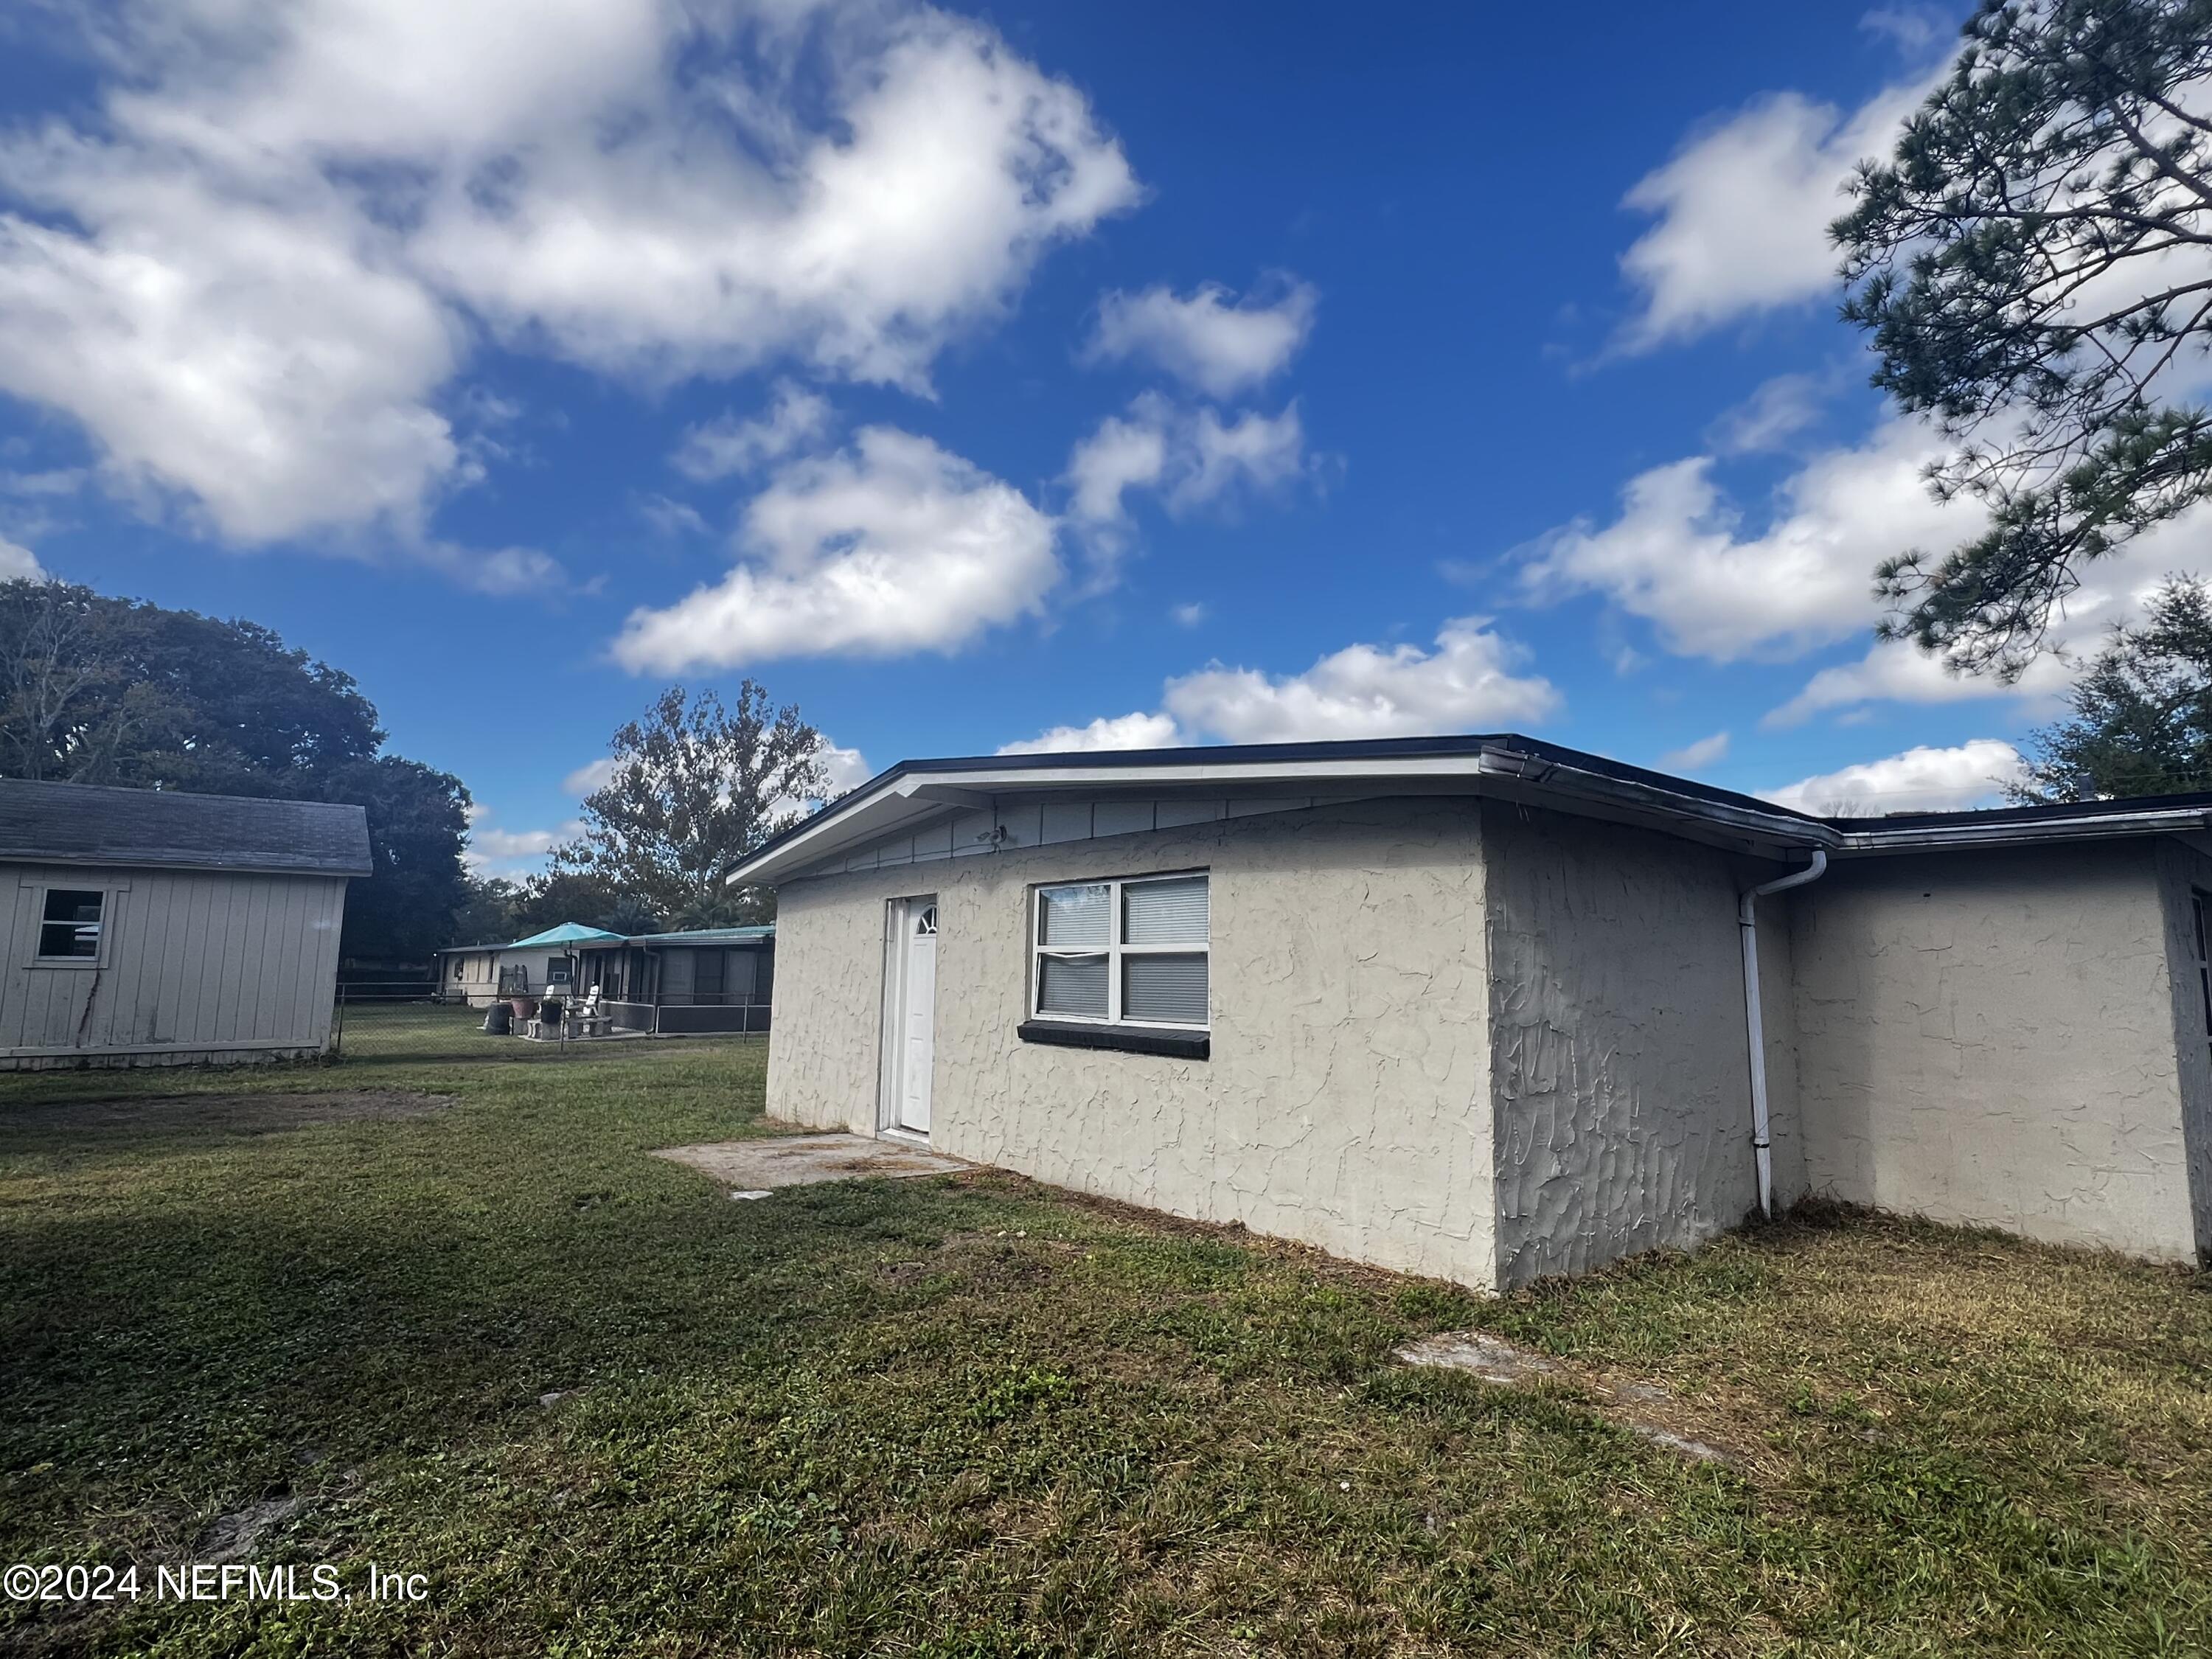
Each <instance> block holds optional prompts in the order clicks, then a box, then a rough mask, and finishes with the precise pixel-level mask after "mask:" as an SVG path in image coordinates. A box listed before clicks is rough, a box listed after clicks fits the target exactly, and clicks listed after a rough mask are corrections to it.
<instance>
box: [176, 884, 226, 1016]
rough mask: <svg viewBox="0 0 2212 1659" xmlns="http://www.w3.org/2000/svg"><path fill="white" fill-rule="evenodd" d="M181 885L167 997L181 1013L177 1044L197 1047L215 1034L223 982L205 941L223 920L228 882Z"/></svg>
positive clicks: (179, 886) (177, 900) (178, 894)
mask: <svg viewBox="0 0 2212 1659" xmlns="http://www.w3.org/2000/svg"><path fill="white" fill-rule="evenodd" d="M177 882H178V889H179V890H178V893H177V897H176V903H175V906H174V909H173V914H174V915H175V917H176V921H175V924H174V926H173V929H172V939H171V945H170V951H169V962H170V972H171V974H172V975H173V978H172V979H171V980H170V981H169V989H168V995H169V1000H170V1002H171V1004H172V1006H174V1007H175V1009H176V1011H177V1020H176V1024H177V1041H178V1042H182V1043H191V1044H193V1045H197V1044H200V1043H204V1042H208V1041H210V1039H211V1038H213V1037H214V1036H215V1034H216V1027H215V1011H216V1001H217V1000H218V999H219V998H220V996H221V994H222V983H221V980H220V978H219V975H218V969H217V964H216V963H215V962H213V961H212V960H210V957H209V956H208V952H207V941H208V938H209V936H210V934H212V933H214V932H215V930H216V926H217V922H218V920H219V918H220V916H221V915H222V901H223V891H222V890H223V884H224V881H223V878H222V877H221V876H208V875H197V874H195V875H191V876H185V877H181V878H177Z"/></svg>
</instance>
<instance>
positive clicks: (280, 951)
mask: <svg viewBox="0 0 2212 1659" xmlns="http://www.w3.org/2000/svg"><path fill="white" fill-rule="evenodd" d="M253 889H254V896H255V900H256V902H258V904H259V905H260V906H261V915H262V933H261V953H260V955H259V957H258V958H257V959H256V960H255V963H254V970H255V972H256V973H257V974H258V975H259V976H260V977H259V985H258V990H257V991H256V993H255V995H254V999H253V1035H254V1037H255V1038H256V1039H257V1040H258V1041H260V1042H268V1041H269V1040H270V1039H271V1038H274V1037H276V1036H279V1035H281V1034H280V1033H279V1032H278V1031H277V1030H276V981H277V978H278V976H279V975H281V974H282V973H283V955H284V892H283V888H282V887H281V886H280V885H279V884H277V881H276V878H275V877H273V876H260V877H257V878H255V879H254V883H253Z"/></svg>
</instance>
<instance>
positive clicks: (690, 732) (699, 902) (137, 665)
mask: <svg viewBox="0 0 2212 1659" xmlns="http://www.w3.org/2000/svg"><path fill="white" fill-rule="evenodd" d="M386 742H387V734H386V732H385V730H384V728H383V726H382V725H381V724H380V721H379V720H378V716H377V712H376V708H375V705H374V703H372V702H370V701H369V699H368V696H366V695H365V694H364V693H363V692H362V690H361V687H360V686H359V685H358V684H356V681H355V680H354V678H353V677H352V676H351V675H349V674H348V673H346V672H345V671H343V670H341V669H337V668H334V667H332V666H331V665H329V664H328V663H325V662H320V661H317V660H314V659H311V658H310V657H309V655H308V654H307V652H305V651H302V650H300V649H297V648H295V647H289V646H287V645H286V644H285V643H284V641H283V640H282V639H281V638H279V637H278V635H276V633H274V632H273V631H271V630H270V629H267V628H264V627H263V626H261V625H260V624H259V623H252V622H246V621H243V620H236V619H232V620H225V619H222V618H217V617H205V616H202V615H200V614H199V613H198V612H197V611H173V610H168V609H167V608H165V607H163V606H161V605H152V604H149V603H148V602H147V601H145V600H143V599H121V598H117V597H114V596H112V595H107V594H103V593H99V592H94V590H92V589H91V588H89V587H85V586H80V585H78V584H76V583H71V582H64V581H48V580H27V579H20V578H19V579H16V580H9V581H6V582H0V776H5V777H9V778H24V779H32V780H44V781H56V782H69V783H94V784H109V785H118V786H123V787H133V788H143V789H177V790H191V791H195V792H198V793H209V794H223V795H249V796H259V797H271V798H277V799H290V800H319V801H337V802H344V803H349V804H351V805H357V806H360V807H362V809H363V810H364V811H365V812H366V814H367V816H368V835H369V848H370V855H371V863H372V869H373V872H374V873H373V875H372V877H371V878H370V879H369V880H368V881H365V882H360V883H356V884H355V885H354V887H353V890H351V892H350V893H349V895H348V896H347V900H346V914H345V933H344V936H343V940H342V943H341V945H340V949H341V951H342V953H343V955H344V956H345V957H347V958H348V959H349V961H353V962H356V963H392V964H398V963H420V962H422V961H424V960H426V959H428V957H429V956H430V955H431V954H432V953H433V952H434V951H437V950H439V949H440V948H441V947H443V946H445V945H453V944H460V943H476V942H479V941H481V942H486V943H492V942H501V941H504V940H507V939H514V938H518V937H520V936H522V935H524V934H526V933H533V932H536V931H538V930H539V929H541V928H544V927H550V926H552V925H554V924H555V923H556V922H562V921H580V922H585V923H586V924H588V925H591V926H595V927H609V928H611V929H613V930H614V931H616V932H619V933H653V932H657V931H660V930H662V929H664V928H665V927H721V926H729V925H733V924H739V923H744V922H748V921H764V920H766V919H767V918H768V917H769V915H771V914H772V906H773V899H772V896H770V895H769V894H766V893H764V892H758V891H743V892H733V891H732V890H730V889H729V888H728V887H727V885H726V881H725V879H724V878H726V875H727V874H728V872H729V871H730V870H731V869H732V867H734V866H735V865H736V864H737V862H738V860H740V859H741V858H743V857H744V855H745V854H747V853H749V852H750V851H751V850H752V849H753V848H756V847H757V846H758V845H759V844H760V843H761V842H763V841H765V840H767V839H768V837H769V836H772V835H774V834H775V833H777V832H778V831H779V830H781V829H784V828H785V827H787V825H789V824H791V823H794V822H796V821H797V820H798V819H799V817H801V816H803V815H804V814H805V812H807V811H811V810H812V809H813V808H815V807H817V806H818V805H820V804H821V802H822V801H823V799H824V797H825V796H826V794H827V793H828V789H829V784H828V778H827V775H826V773H825V771H824V769H823V755H824V754H825V752H826V750H825V745H824V744H823V739H822V736H821V734H820V733H819V732H817V731H816V730H815V729H814V728H813V727H811V726H808V725H807V724H806V723H805V721H804V720H802V719H801V718H800V717H799V710H798V709H797V708H795V707H792V706H788V705H786V706H783V707H781V708H779V707H777V706H775V704H774V703H773V702H771V701H770V699H769V696H768V693H767V692H766V690H763V688H762V687H761V686H759V685H758V684H755V683H754V682H753V681H751V680H747V681H745V682H744V684H742V685H741V686H740V687H739V688H738V690H737V691H736V693H735V694H734V696H732V699H731V701H730V702H729V703H728V704H727V705H725V703H724V702H723V701H722V699H721V697H720V696H719V695H717V694H716V693H714V692H713V691H711V690H710V691H706V692H702V693H701V694H700V695H698V696H687V695H686V693H685V692H684V689H683V688H682V687H680V686H677V687H671V688H669V689H668V690H665V691H664V692H662V693H661V695H660V696H659V697H658V698H656V699H655V700H654V702H653V705H652V707H651V708H649V709H648V710H647V712H646V714H644V715H643V716H642V717H641V718H640V719H638V720H633V721H631V722H629V723H628V724H626V725H624V726H623V727H622V728H621V729H620V730H618V731H617V732H615V734H614V736H613V739H612V744H611V750H612V766H611V775H610V776H609V779H608V781H606V782H605V784H603V785H602V786H600V787H599V788H597V789H595V790H594V791H592V793H591V794H590V795H589V796H588V797H586V799H585V801H584V803H583V808H582V818H583V823H584V829H583V833H582V834H581V835H580V836H578V837H577V838H576V840H575V841H574V842H571V843H570V844H568V845H567V846H564V847H561V848H556V849H555V851H554V853H553V854H552V856H551V857H550V860H549V861H548V866H547V868H546V869H545V870H544V872H542V873H540V874H538V875H535V876H532V877H529V878H525V879H523V880H520V881H508V880H504V879H501V878H479V877H477V876H475V875H473V874H471V872H470V870H469V867H468V864H467V860H466V852H467V845H468V828H469V815H470V809H471V806H472V805H473V804H474V803H473V800H472V799H471V795H470V793H469V790H468V787H467V786H466V785H465V783H463V782H462V781H461V780H460V779H459V778H458V777H455V776H454V775H453V774H452V773H450V772H444V771H441V770H439V769H436V768H435V767H432V766H428V765H425V764H423V763H422V762H420V761H414V760H409V759H406V758H404V757H400V756H398V755H394V754H392V753H391V752H389V751H388V750H387V749H386Z"/></svg>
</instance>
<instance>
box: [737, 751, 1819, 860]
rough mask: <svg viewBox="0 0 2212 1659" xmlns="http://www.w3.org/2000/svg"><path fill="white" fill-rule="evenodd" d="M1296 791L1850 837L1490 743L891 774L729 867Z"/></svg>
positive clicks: (1808, 842)
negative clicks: (911, 832) (1027, 797)
mask: <svg viewBox="0 0 2212 1659" xmlns="http://www.w3.org/2000/svg"><path fill="white" fill-rule="evenodd" d="M1300 785H1304V786H1306V787H1309V788H1310V789H1313V790H1314V791H1316V793H1327V792H1328V791H1330V790H1341V789H1344V788H1346V787H1352V788H1362V789H1367V790H1369V792H1370V793H1374V792H1376V791H1379V792H1383V793H1389V791H1391V790H1392V789H1393V788H1395V787H1399V786H1408V788H1407V793H1416V794H1437V793H1470V794H1494V795H1500V796H1504V797H1506V798H1508V799H1516V798H1523V797H1524V796H1531V797H1562V796H1564V797H1570V798H1573V799H1579V800H1582V801H1583V802H1586V803H1589V804H1591V805H1595V806H1600V807H1601V808H1602V809H1603V811H1602V812H1601V816H1607V817H1626V818H1628V819H1631V820H1633V821H1638V822H1650V823H1655V824H1656V825H1657V826H1658V827H1662V828H1674V829H1682V828H1683V827H1684V826H1686V825H1695V826H1698V827H1699V829H1700V831H1701V838H1705V839H1714V838H1718V839H1720V840H1723V841H1724V842H1729V843H1731V844H1735V843H1741V844H1742V845H1743V846H1745V847H1746V848H1751V849H1755V850H1759V851H1763V852H1771V851H1778V850H1781V849H1784V848H1813V847H1826V848H1837V847H1840V846H1841V845H1842V837H1841V836H1839V835H1838V832H1837V831H1836V830H1834V829H1831V828H1830V827H1829V826H1828V825H1826V824H1824V823H1820V821H1819V820H1818V819H1816V818H1810V817H1803V816H1802V815H1799V814H1796V813H1793V812H1790V811H1788V810H1787V809H1784V808H1780V807H1778V808H1776V809H1775V810H1774V811H1771V812H1765V811H1757V810H1754V809H1752V808H1749V807H1742V806H1735V805H1729V804H1726V803H1723V802H1716V801H1711V800H1705V799H1698V798H1696V797H1694V796H1690V795H1686V794H1680V793H1675V792H1674V791H1671V790H1668V789H1665V788H1662V787H1656V786H1655V785H1651V784H1644V783H1638V782H1634V781H1629V780H1626V779H1622V778H1617V777H1612V776H1608V775H1605V774H1602V773H1599V772H1595V771H1589V770H1586V769H1582V768H1578V767H1576V766H1574V765H1572V764H1571V763H1567V762H1564V761H1561V760H1559V759H1558V758H1556V757H1548V756H1541V755H1537V754H1534V753H1533V752H1530V751H1528V750H1521V749H1517V748H1515V747H1513V746H1512V745H1510V744H1503V743H1491V744H1485V745H1484V746H1483V747H1482V748H1481V749H1480V750H1478V751H1476V752H1474V753H1456V754H1444V755H1435V756H1419V755H1412V756H1402V755H1401V756H1391V757H1330V756H1326V755H1316V756H1314V757H1309V758H1304V759H1298V760H1289V761H1285V760H1279V759H1270V760H1267V761H1250V760H1237V759H1225V760H1222V761H1218V762H1206V761H1196V762H1194V761H1189V760H1184V759H1181V758H1178V759H1176V760H1175V761H1172V762H1164V763H1160V764H1158V765H1156V766H1146V765H1143V764H1141V763H1139V764H1130V763H1115V764H1114V765H1112V766H1098V765H1087V764H1085V763H1082V762H1080V761H1078V760H1073V759H1071V760H1070V761H1069V762H1068V763H1067V764H1066V765H1064V766H1048V767H1039V766H1035V765H1030V766H1023V767H1018V768H1015V767H1006V768H997V767H993V766H990V765H988V764H982V765H978V766H975V767H973V768H970V769H963V770H957V771H948V770H945V769H939V768H932V769H929V770H927V771H921V770H908V769H906V768H904V767H903V766H901V767H894V768H893V769H891V770H890V771H889V772H886V773H884V775H883V776H882V777H881V778H879V779H878V780H877V781H875V782H874V783H873V784H872V785H868V786H864V787H863V789H862V790H861V791H860V792H857V793H856V794H855V795H852V796H848V797H847V798H846V799H845V800H844V801H841V802H839V803H837V804H836V805H833V806H831V807H829V809H827V810H826V811H823V812H821V813H819V814H817V816H816V817H814V818H812V819H811V820H809V821H808V822H807V823H805V824H802V825H800V826H799V828H798V829H796V830H794V831H793V832H792V833H790V834H788V835H787V836H784V837H782V838H781V839H780V840H779V841H777V842H773V843H771V844H770V845H769V846H768V847H765V848H762V849H761V850H760V851H759V852H758V853H757V854H754V855H753V857H751V858H750V859H749V860H746V861H745V862H744V863H742V864H740V865H738V867H737V868H736V869H735V870H733V871H732V872H731V873H730V876H729V878H728V879H729V882H730V883H731V884H732V885H740V884H742V885H746V886H773V885H775V884H776V883H777V882H779V881H781V880H785V879H787V878H791V877H793V876H794V875H796V874H798V873H799V872H802V871H805V870H807V869H809V868H811V867H813V866H816V865H817V864H819V863H821V862H823V860H828V859H831V858H834V857H836V855H837V854H839V853H841V852H842V851H845V850H847V849H848V848H852V847H854V846H857V845H860V844H863V843H865V842H867V841H868V840H870V839H872V838H874V837H876V836H882V835H887V834H890V833H893V832H895V831H896V829H898V827H899V826H900V825H901V824H902V823H908V822H913V821H917V820H919V819H921V818H923V817H928V816H930V815H932V814H933V813H935V812H938V811H942V810H944V809H945V808H946V807H962V806H965V807H970V808H975V809H982V808H986V807H988V806H989V805H991V804H992V803H993V802H994V801H995V800H996V799H999V798H1000V797H1002V796H1005V795H1016V794H1031V793H1042V792H1044V791H1049V790H1066V789H1084V788H1099V789H1115V790H1126V789H1130V788H1146V787H1150V788H1156V789H1161V790H1174V791H1188V790H1193V789H1249V788H1254V787H1272V786H1288V787H1297V786H1300Z"/></svg>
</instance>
